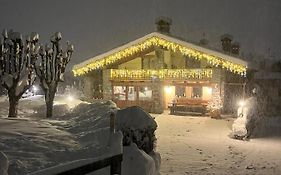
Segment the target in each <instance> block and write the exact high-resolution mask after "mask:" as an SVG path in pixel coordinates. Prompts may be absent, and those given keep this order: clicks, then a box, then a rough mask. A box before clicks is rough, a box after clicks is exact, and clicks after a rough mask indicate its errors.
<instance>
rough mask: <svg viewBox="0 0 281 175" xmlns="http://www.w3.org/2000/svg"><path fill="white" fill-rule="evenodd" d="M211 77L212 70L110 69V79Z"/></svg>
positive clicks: (203, 78)
mask: <svg viewBox="0 0 281 175" xmlns="http://www.w3.org/2000/svg"><path fill="white" fill-rule="evenodd" d="M212 76H213V70H212V69H159V70H155V69H140V70H130V69H110V79H111V80H116V79H126V80H134V79H151V78H153V77H157V78H159V79H196V80H198V79H199V80H201V79H202V80H205V79H211V78H212Z"/></svg>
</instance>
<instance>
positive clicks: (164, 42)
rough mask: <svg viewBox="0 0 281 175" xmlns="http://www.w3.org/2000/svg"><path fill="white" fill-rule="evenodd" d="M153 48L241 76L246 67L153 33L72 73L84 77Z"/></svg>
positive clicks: (237, 59) (87, 61)
mask: <svg viewBox="0 0 281 175" xmlns="http://www.w3.org/2000/svg"><path fill="white" fill-rule="evenodd" d="M153 46H162V47H163V48H166V49H170V50H172V51H180V52H181V53H182V54H183V55H186V56H191V57H193V58H195V59H199V60H201V59H205V60H207V61H208V62H209V63H211V64H213V65H216V66H222V68H225V69H228V70H230V71H232V72H234V73H238V74H241V75H245V73H246V69H247V65H248V63H247V62H246V61H244V60H242V59H240V58H237V57H233V56H230V55H226V54H223V53H221V52H218V51H214V50H210V49H207V48H204V47H201V46H197V45H195V44H192V43H189V42H186V41H183V40H180V39H177V38H174V37H171V36H167V35H164V34H161V33H157V32H153V33H150V34H148V35H145V36H143V37H141V38H139V39H136V40H134V41H132V42H129V43H127V44H125V45H122V46H120V47H117V48H115V49H112V50H110V51H108V52H105V53H103V54H100V55H97V56H95V57H93V58H90V59H88V60H86V61H83V62H81V63H79V64H76V65H74V66H73V69H72V71H73V73H74V75H75V76H80V75H84V74H86V73H88V72H90V71H92V70H95V69H100V68H104V67H106V66H108V65H110V64H112V63H114V62H116V61H119V60H121V59H123V58H126V57H128V56H130V55H133V54H136V53H139V52H142V51H143V50H145V49H147V48H150V47H153Z"/></svg>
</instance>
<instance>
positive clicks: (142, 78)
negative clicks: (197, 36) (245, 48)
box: [72, 19, 247, 113]
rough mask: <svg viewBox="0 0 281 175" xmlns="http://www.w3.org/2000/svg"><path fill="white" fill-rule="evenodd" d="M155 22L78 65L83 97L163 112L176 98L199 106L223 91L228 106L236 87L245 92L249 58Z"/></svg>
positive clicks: (226, 108)
mask: <svg viewBox="0 0 281 175" xmlns="http://www.w3.org/2000/svg"><path fill="white" fill-rule="evenodd" d="M156 24H157V32H153V33H150V34H147V35H145V36H143V37H141V38H139V39H136V40H134V41H131V42H128V43H127V44H124V45H122V46H120V47H116V48H115V49H112V50H110V51H108V52H105V53H103V54H101V55H97V56H94V57H93V58H90V59H88V60H86V61H83V62H81V63H80V64H77V65H74V67H73V69H72V71H73V73H74V75H75V76H80V77H81V78H83V80H84V85H83V92H84V95H85V97H87V99H88V100H92V99H101V98H102V99H106V100H112V101H114V102H115V103H116V104H117V106H118V107H120V108H124V107H128V106H136V105H137V106H140V107H142V108H143V109H145V110H146V111H147V112H152V113H162V112H163V111H164V110H165V109H167V108H168V106H169V105H170V103H171V102H172V101H181V102H183V103H185V104H190V105H195V106H196V105H202V104H206V103H208V101H209V100H210V99H211V98H212V97H213V96H214V95H219V96H220V97H221V99H222V103H223V104H222V106H223V109H224V111H226V112H227V111H229V109H231V107H232V106H233V104H234V101H236V100H238V99H237V98H240V97H237V95H233V94H234V93H233V91H237V92H238V91H239V93H235V94H241V95H242V94H243V88H244V87H245V84H244V80H245V76H246V71H247V62H246V61H244V60H242V59H240V58H237V57H235V56H233V55H231V54H225V53H222V52H219V51H215V50H212V49H208V48H206V47H204V46H202V45H196V44H192V43H190V42H186V41H184V40H182V39H178V38H176V37H173V36H172V35H171V34H170V33H169V27H170V24H171V22H170V21H167V20H164V19H159V20H158V21H157V22H156ZM226 42H227V41H226ZM215 89H216V90H215Z"/></svg>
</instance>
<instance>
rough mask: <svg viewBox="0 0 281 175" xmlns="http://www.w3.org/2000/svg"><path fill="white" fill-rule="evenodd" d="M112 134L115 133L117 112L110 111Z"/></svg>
mask: <svg viewBox="0 0 281 175" xmlns="http://www.w3.org/2000/svg"><path fill="white" fill-rule="evenodd" d="M109 125H110V126H109V127H110V134H113V133H115V113H114V112H111V113H110V124H109Z"/></svg>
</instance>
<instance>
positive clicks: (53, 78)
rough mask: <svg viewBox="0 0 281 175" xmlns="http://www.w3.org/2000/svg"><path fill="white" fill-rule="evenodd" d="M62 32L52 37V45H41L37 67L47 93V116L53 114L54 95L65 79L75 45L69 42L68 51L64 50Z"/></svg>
mask: <svg viewBox="0 0 281 175" xmlns="http://www.w3.org/2000/svg"><path fill="white" fill-rule="evenodd" d="M61 38H62V37H61V33H60V32H57V33H55V34H54V35H53V36H52V37H51V43H52V44H51V46H49V45H46V46H45V48H44V47H43V46H41V47H40V51H39V55H40V57H41V59H39V63H37V66H36V67H35V70H36V74H37V76H38V78H39V80H40V87H41V88H42V89H43V91H44V93H45V102H46V106H47V109H46V117H47V118H50V117H52V115H53V103H54V97H55V94H56V92H57V86H58V83H59V82H60V81H63V80H64V72H65V68H66V65H67V63H68V62H69V61H70V58H71V55H72V52H73V45H71V44H69V42H67V48H66V51H63V49H62V47H61V45H60V40H61Z"/></svg>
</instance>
